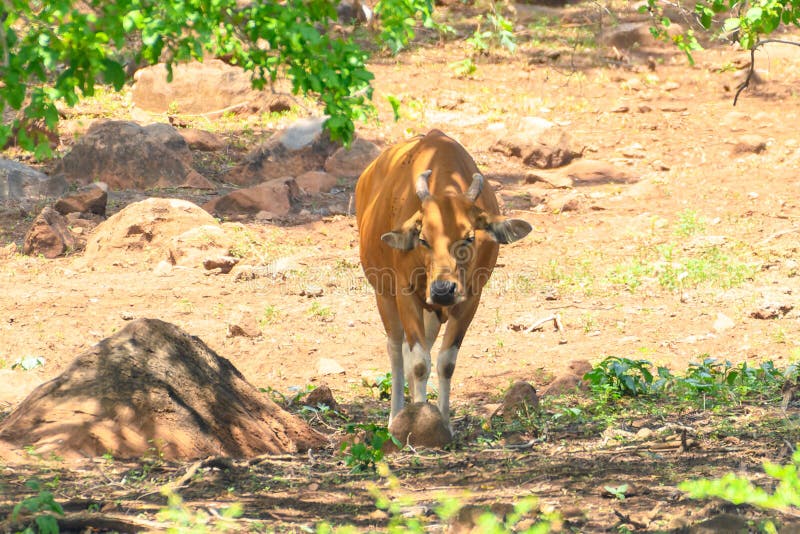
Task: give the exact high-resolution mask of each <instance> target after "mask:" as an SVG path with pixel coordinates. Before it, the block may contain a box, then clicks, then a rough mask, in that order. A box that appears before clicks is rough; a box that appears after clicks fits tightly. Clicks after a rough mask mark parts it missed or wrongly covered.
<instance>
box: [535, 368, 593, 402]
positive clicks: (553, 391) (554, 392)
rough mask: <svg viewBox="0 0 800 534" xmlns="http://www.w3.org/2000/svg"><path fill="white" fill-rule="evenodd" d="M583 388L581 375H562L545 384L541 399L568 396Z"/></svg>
mask: <svg viewBox="0 0 800 534" xmlns="http://www.w3.org/2000/svg"><path fill="white" fill-rule="evenodd" d="M584 374H585V373H584ZM583 386H584V382H583V375H580V374H576V373H571V372H570V373H564V374H563V375H561V376H559V377H557V378H556V379H555V380H553V381H552V382H550V383H549V384H547V386H546V387H545V388H544V389H543V390H542V397H560V396H561V395H570V394H573V393H575V392H576V391H578V390H579V389H581V388H582V387H583Z"/></svg>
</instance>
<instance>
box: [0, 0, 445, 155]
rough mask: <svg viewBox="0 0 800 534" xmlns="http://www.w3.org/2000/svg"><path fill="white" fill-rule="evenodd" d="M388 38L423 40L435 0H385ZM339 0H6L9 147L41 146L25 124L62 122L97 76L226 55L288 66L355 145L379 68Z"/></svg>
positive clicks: (238, 61) (257, 72) (259, 80)
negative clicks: (342, 22)
mask: <svg viewBox="0 0 800 534" xmlns="http://www.w3.org/2000/svg"><path fill="white" fill-rule="evenodd" d="M379 5H380V11H381V13H383V14H384V17H385V18H386V24H384V27H383V33H382V37H383V39H385V40H386V42H387V43H389V44H390V46H391V47H392V48H393V49H395V50H397V49H399V48H400V47H402V46H403V45H404V44H407V42H408V40H409V39H411V38H413V36H414V34H413V26H414V24H415V22H416V17H417V14H418V13H421V14H422V15H423V17H424V18H425V20H427V19H429V18H430V13H431V4H430V1H429V0H381V2H380V4H379ZM336 16H337V13H336V3H335V2H331V1H330V0H283V1H281V2H272V1H258V0H257V1H254V2H252V3H249V4H246V5H244V6H243V7H240V6H239V4H237V1H236V0H117V1H114V2H109V1H107V0H84V1H82V2H79V1H77V0H47V1H30V0H5V1H4V2H2V3H0V19H1V20H2V26H0V80H2V83H0V111H2V112H4V116H7V115H8V113H7V112H8V111H10V110H13V111H14V113H13V115H14V116H15V118H14V120H13V121H3V124H0V146H3V145H5V144H6V142H7V141H8V139H9V138H10V137H11V136H12V135H14V134H16V135H17V142H18V143H19V145H20V146H22V147H23V148H26V149H34V150H36V151H37V153H38V155H42V154H44V153H46V152H47V144H46V140H45V138H44V136H43V135H42V134H38V135H35V136H31V135H29V134H28V133H26V126H27V125H28V124H30V123H31V122H33V121H37V120H43V121H44V123H45V124H46V126H47V127H48V128H49V129H55V127H56V124H57V123H58V118H59V113H58V110H57V107H56V104H57V103H59V102H62V103H64V104H66V105H68V106H73V105H75V104H76V103H77V102H78V100H79V99H80V98H81V97H84V96H92V95H93V94H94V91H95V85H96V83H98V81H100V82H105V83H108V84H111V85H112V86H113V87H114V89H116V90H119V89H121V88H122V87H123V85H124V84H125V82H126V81H127V80H126V65H127V64H130V63H131V62H132V63H134V64H137V65H138V64H155V63H157V62H159V61H164V62H165V63H166V65H167V68H168V70H169V73H170V76H171V73H172V70H171V69H172V66H173V65H174V64H175V63H176V62H182V61H188V60H191V59H202V58H203V57H205V56H206V55H210V56H217V57H224V58H225V59H226V60H227V61H228V62H230V63H231V64H235V65H239V66H241V67H243V68H244V69H245V70H247V71H249V72H251V73H252V81H253V85H254V86H255V87H256V88H263V87H265V86H266V85H268V84H269V83H270V82H273V81H275V80H276V78H277V77H278V76H279V75H282V74H285V75H286V76H287V77H288V78H289V79H290V80H291V82H292V85H293V90H294V91H295V92H296V93H302V94H307V95H311V96H314V97H317V98H319V100H320V101H321V103H322V105H323V107H324V111H325V113H326V114H327V115H328V116H329V117H330V118H329V119H328V121H327V124H326V126H327V128H328V130H329V131H330V133H331V136H332V137H333V138H335V139H339V140H342V141H345V142H348V141H349V140H350V139H352V136H353V132H354V121H356V120H363V119H364V118H366V116H367V114H368V113H369V112H370V110H371V109H372V107H371V102H370V99H371V96H372V88H371V86H370V81H371V80H372V78H373V75H372V74H371V73H370V72H369V71H368V70H367V68H366V64H365V63H366V60H367V57H368V55H367V52H366V51H365V50H364V49H363V47H361V46H360V45H359V44H358V43H356V42H355V41H354V40H353V39H352V38H351V37H349V36H347V35H345V34H343V33H342V32H338V33H337V32H335V31H334V29H333V24H334V22H335V21H336Z"/></svg>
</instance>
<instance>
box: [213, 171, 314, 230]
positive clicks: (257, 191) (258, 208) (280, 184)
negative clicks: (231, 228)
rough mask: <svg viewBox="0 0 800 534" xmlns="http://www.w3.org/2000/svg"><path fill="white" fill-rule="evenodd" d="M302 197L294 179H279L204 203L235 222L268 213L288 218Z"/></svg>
mask: <svg viewBox="0 0 800 534" xmlns="http://www.w3.org/2000/svg"><path fill="white" fill-rule="evenodd" d="M299 196H300V189H299V188H298V187H297V182H296V181H295V180H294V178H291V177H288V178H278V179H275V180H270V181H268V182H264V183H262V184H259V185H256V186H253V187H248V188H246V189H238V190H236V191H232V192H230V193H228V194H227V195H225V196H222V197H219V198H215V199H214V200H212V201H210V202H208V203H206V204H204V205H203V209H205V210H206V211H208V212H209V213H214V214H216V215H218V216H220V217H225V218H229V219H233V220H236V219H243V218H246V217H248V216H252V215H256V214H258V213H259V212H267V213H268V214H269V217H270V218H271V217H285V216H286V215H288V214H289V212H290V211H291V209H292V203H293V202H294V200H295V199H297V198H298V197H299Z"/></svg>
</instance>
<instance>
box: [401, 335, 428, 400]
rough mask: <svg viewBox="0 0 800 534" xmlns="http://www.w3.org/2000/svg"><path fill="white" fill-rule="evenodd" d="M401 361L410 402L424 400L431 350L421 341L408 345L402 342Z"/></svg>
mask: <svg viewBox="0 0 800 534" xmlns="http://www.w3.org/2000/svg"><path fill="white" fill-rule="evenodd" d="M403 363H404V365H405V371H406V380H407V381H408V391H409V393H410V394H411V402H425V400H426V394H425V389H426V388H427V387H428V377H429V376H430V374H431V352H430V350H428V349H427V348H426V347H424V346H423V343H414V346H413V347H410V346H409V345H408V343H406V342H403Z"/></svg>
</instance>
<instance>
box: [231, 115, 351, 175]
mask: <svg viewBox="0 0 800 534" xmlns="http://www.w3.org/2000/svg"><path fill="white" fill-rule="evenodd" d="M324 122H325V118H324V117H321V118H312V119H304V120H301V121H298V122H297V123H295V124H293V125H291V126H289V127H288V128H286V129H285V130H284V131H283V132H281V133H280V134H277V135H275V136H273V137H272V138H270V139H269V140H268V141H267V142H266V143H264V144H262V145H261V146H259V147H258V148H256V149H255V150H253V151H251V152H250V153H249V154H247V155H246V156H245V157H244V161H243V162H242V163H241V164H239V165H237V166H236V167H234V168H233V169H231V170H230V171H229V172H228V173H226V174H225V177H224V180H225V181H226V182H229V183H232V184H235V185H254V184H258V183H262V182H265V181H268V180H273V179H275V178H280V177H283V176H299V175H301V174H303V173H305V172H308V171H316V170H319V169H322V168H323V167H324V165H325V161H326V160H327V159H328V157H330V156H331V155H332V154H333V153H334V152H335V151H336V150H337V149H338V148H339V146H338V145H337V144H336V143H334V142H333V141H331V140H330V137H329V136H328V134H327V133H325V132H324V131H323V129H322V125H323V124H324Z"/></svg>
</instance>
